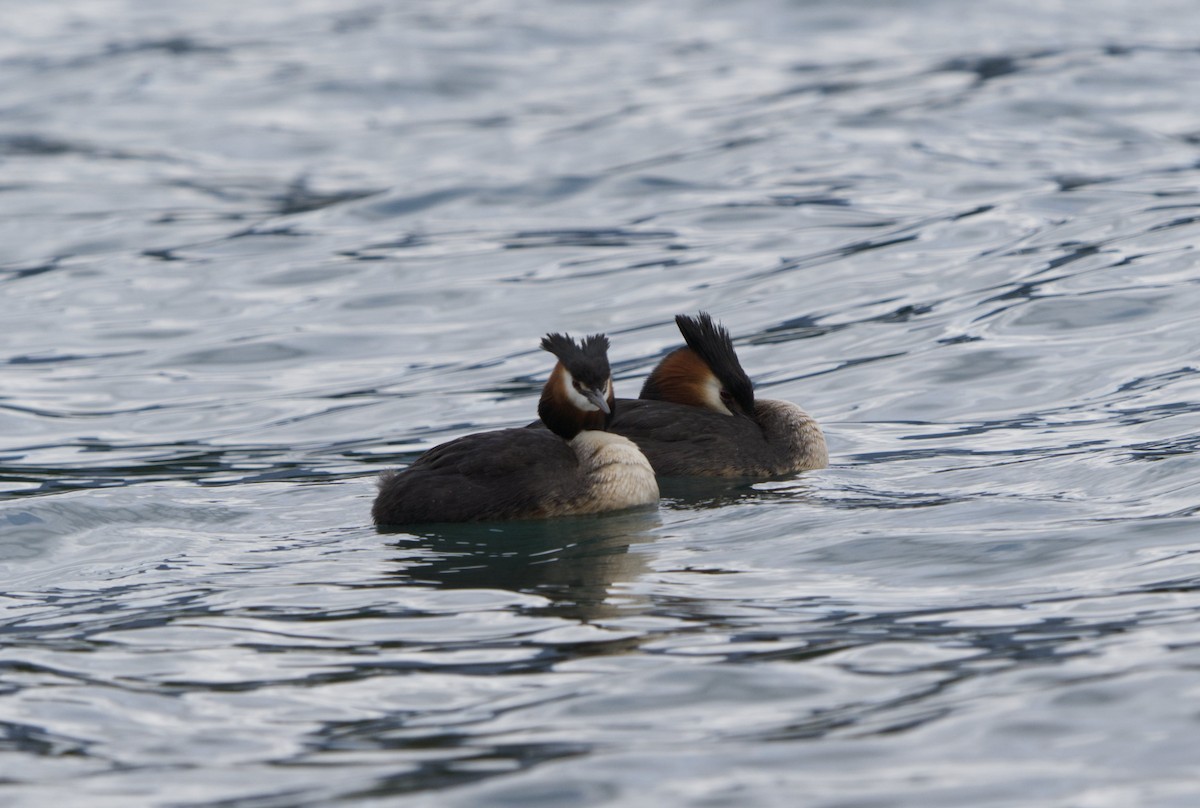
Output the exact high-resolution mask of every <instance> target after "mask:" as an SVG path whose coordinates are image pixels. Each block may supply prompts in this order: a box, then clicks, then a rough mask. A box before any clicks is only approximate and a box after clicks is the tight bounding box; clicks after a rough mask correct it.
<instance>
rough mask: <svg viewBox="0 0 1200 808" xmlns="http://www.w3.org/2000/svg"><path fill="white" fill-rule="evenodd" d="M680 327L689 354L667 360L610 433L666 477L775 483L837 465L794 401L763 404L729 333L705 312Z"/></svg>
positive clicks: (625, 404)
mask: <svg viewBox="0 0 1200 808" xmlns="http://www.w3.org/2000/svg"><path fill="white" fill-rule="evenodd" d="M675 322H676V324H677V325H678V326H679V330H680V332H681V333H682V334H683V338H684V341H685V342H686V343H687V345H686V347H682V348H678V349H676V350H674V351H672V352H671V353H669V354H667V356H665V357H663V359H662V361H661V362H659V364H658V366H657V367H655V369H654V371H653V372H652V373H651V374H650V377H649V378H647V379H646V383H645V385H643V387H642V392H641V397H640V398H639V399H636V400H633V401H626V400H621V401H620V402H618V407H617V411H616V415H615V416H614V418H613V420H612V422H611V424H610V425H609V429H610V431H612V432H616V433H617V434H619V435H624V436H625V437H627V438H629V439H631V440H632V441H633V442H634V443H636V444H637V445H638V448H640V449H641V450H642V452H643V454H645V455H646V457H647V458H648V459H649V461H650V463H651V465H652V466H653V467H654V470H655V472H657V473H658V474H661V475H664V476H685V477H774V476H778V475H783V474H794V473H796V472H799V471H805V470H809V469H819V468H825V467H826V466H827V465H829V453H828V450H827V448H826V445H825V436H824V434H823V433H822V432H821V427H820V426H819V425H818V424H817V422H816V420H815V419H813V418H812V416H810V415H809V414H808V413H806V412H805V411H804V410H802V409H801V408H800V407H798V406H796V405H795V404H793V403H791V402H790V401H779V400H773V399H758V398H755V396H754V386H753V384H752V383H751V381H750V377H749V376H747V375H746V372H745V370H743V369H742V365H741V362H740V361H739V360H738V357H737V352H736V351H735V350H734V348H733V340H732V339H731V338H730V336H729V332H728V331H727V330H726V329H725V328H724V327H723V326H720V325H718V324H717V323H714V322H713V320H712V318H711V317H710V316H709V315H708V314H705V313H704V312H701V313H700V314H699V315H698V316H696V317H688V316H685V315H679V316H677V317H676V318H675Z"/></svg>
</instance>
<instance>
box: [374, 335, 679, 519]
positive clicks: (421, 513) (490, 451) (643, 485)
mask: <svg viewBox="0 0 1200 808" xmlns="http://www.w3.org/2000/svg"><path fill="white" fill-rule="evenodd" d="M541 347H542V348H543V349H544V350H547V351H549V352H550V353H552V354H554V356H555V357H557V359H558V362H557V363H556V364H555V366H554V370H553V371H552V372H551V373H550V378H549V379H548V380H547V382H546V385H545V387H543V388H542V396H541V399H540V401H539V402H538V415H539V416H541V421H542V423H544V424H546V426H548V427H549V430H548V431H547V430H544V429H524V428H514V429H500V430H496V431H493V432H480V433H476V434H474V435H466V436H463V437H461V438H457V439H455V440H452V441H449V442H448V443H443V444H441V445H440V446H435V447H434V448H432V449H430V450H429V451H427V452H425V453H424V454H423V455H421V456H420V457H418V458H417V459H416V460H414V461H413V463H412V465H410V466H408V467H407V468H405V469H402V470H400V471H387V472H384V473H383V474H382V475H380V480H379V493H378V495H377V496H376V498H375V504H374V506H373V507H372V509H371V515H372V517H373V518H374V521H375V524H377V525H405V524H417V523H428V522H476V521H484V520H507V519H542V518H547V517H554V516H567V515H575V514H592V513H601V512H603V511H613V510H620V509H624V508H632V507H637V506H640V505H650V504H653V503H656V502H657V501H658V484H657V482H656V480H655V477H654V470H653V469H652V468H651V466H650V463H649V462H648V461H647V460H646V457H645V456H644V455H643V454H642V453H641V452H640V451H639V450H638V448H637V446H636V445H635V444H634V443H633V442H632V441H630V440H628V439H627V438H623V437H621V436H620V435H616V434H613V433H612V432H608V431H605V430H606V427H607V425H608V424H609V422H610V421H611V419H612V416H613V412H614V406H615V402H616V399H615V398H614V396H613V384H612V372H611V370H610V369H609V364H608V337H606V336H604V335H603V334H594V335H592V336H589V337H586V338H585V339H583V340H580V341H579V342H578V343H577V342H576V341H575V340H573V339H571V338H570V337H569V336H565V335H563V334H547V335H546V337H545V338H544V339H543V340H542V343H541Z"/></svg>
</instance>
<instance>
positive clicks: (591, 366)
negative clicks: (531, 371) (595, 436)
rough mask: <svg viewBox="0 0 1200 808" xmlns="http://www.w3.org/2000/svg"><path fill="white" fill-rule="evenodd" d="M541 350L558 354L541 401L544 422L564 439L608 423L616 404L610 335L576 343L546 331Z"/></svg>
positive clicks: (539, 406) (599, 335)
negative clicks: (610, 361) (611, 367)
mask: <svg viewBox="0 0 1200 808" xmlns="http://www.w3.org/2000/svg"><path fill="white" fill-rule="evenodd" d="M542 349H543V350H546V351H549V352H550V353H552V354H554V355H555V356H556V357H558V364H556V365H555V366H554V371H553V372H552V373H551V374H550V378H549V380H547V382H546V386H545V387H544V388H542V398H541V401H539V402H538V415H539V416H540V417H541V419H542V422H543V423H544V424H546V426H548V427H550V429H552V430H553V431H554V432H555V433H557V434H558V435H559V436H561V437H562V438H564V439H565V440H571V439H572V438H574V437H575V436H576V435H578V434H579V433H580V432H582V431H583V430H585V429H604V428H605V427H606V426H608V422H609V421H610V420H612V414H613V408H614V407H615V405H616V398H615V397H614V395H613V384H612V370H611V369H610V368H609V366H608V337H606V336H604V335H603V334H593V335H591V336H590V337H585V338H583V339H582V340H580V341H579V342H578V343H577V342H575V340H573V339H571V338H570V337H569V336H567V335H566V334H547V335H546V336H545V337H544V338H543V339H542Z"/></svg>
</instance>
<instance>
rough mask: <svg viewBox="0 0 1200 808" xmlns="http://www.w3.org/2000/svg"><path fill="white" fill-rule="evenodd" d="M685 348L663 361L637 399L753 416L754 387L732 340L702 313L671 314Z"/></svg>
mask: <svg viewBox="0 0 1200 808" xmlns="http://www.w3.org/2000/svg"><path fill="white" fill-rule="evenodd" d="M675 324H676V325H677V326H679V331H680V333H681V334H683V339H684V341H685V342H686V343H687V347H686V348H677V349H676V350H674V351H672V352H671V353H669V354H667V355H666V356H665V357H663V360H662V361H661V362H659V363H658V367H656V368H655V369H654V372H653V373H651V374H650V377H649V378H648V379H646V384H645V386H643V387H642V393H641V397H642V398H648V399H656V400H659V401H672V402H674V403H676V404H687V405H690V406H693V407H704V408H706V409H710V410H713V411H714V412H719V413H722V414H724V415H743V416H746V417H749V418H752V417H753V416H754V384H753V383H752V382H751V381H750V377H749V376H747V375H746V371H745V370H743V369H742V363H741V362H739V361H738V357H737V352H736V351H735V350H734V349H733V338H732V337H730V336H729V332H728V331H727V330H726V329H725V327H724V326H722V325H719V324H717V323H715V322H713V319H712V317H711V316H709V315H708V314H707V313H706V312H700V313H699V314H698V315H697V316H695V317H689V316H687V315H685V314H678V315H676V316H675Z"/></svg>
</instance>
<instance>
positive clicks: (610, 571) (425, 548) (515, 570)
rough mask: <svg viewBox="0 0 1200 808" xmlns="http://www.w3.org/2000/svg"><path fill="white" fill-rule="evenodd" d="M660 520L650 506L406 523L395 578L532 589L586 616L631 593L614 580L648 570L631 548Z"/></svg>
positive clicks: (552, 607)
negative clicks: (620, 591) (547, 516)
mask: <svg viewBox="0 0 1200 808" xmlns="http://www.w3.org/2000/svg"><path fill="white" fill-rule="evenodd" d="M660 525H661V521H660V519H659V517H658V515H657V514H656V513H654V512H652V511H628V512H623V513H618V514H608V515H604V516H597V517H590V516H580V517H566V518H561V519H553V520H529V521H516V522H493V523H478V522H473V523H464V524H439V525H428V526H425V527H421V526H410V528H409V529H408V530H404V531H400V530H394V531H384V532H391V533H393V534H402V535H403V538H400V539H399V540H398V542H397V546H398V548H399V549H400V550H401V551H402V553H401V555H400V556H398V557H397V559H396V560H397V562H398V564H399V567H400V568H399V569H398V570H396V571H395V572H394V573H393V574H394V575H395V577H397V578H400V579H402V580H405V581H408V582H411V583H414V584H432V585H434V586H437V587H439V588H442V589H503V590H507V591H510V592H519V593H523V594H531V595H537V596H540V597H544V598H546V599H547V600H548V601H549V605H548V606H547V607H545V608H544V609H542V608H539V609H538V610H537V611H547V612H549V613H553V614H555V615H557V616H560V617H571V618H574V619H578V620H582V621H589V620H595V619H599V618H603V617H608V616H611V615H614V614H616V613H617V612H618V611H620V610H621V608H622V604H625V606H628V605H629V602H630V601H629V598H630V597H632V596H628V597H622V598H621V599H620V601H617V600H616V599H615V598H613V589H614V587H616V586H618V585H620V584H623V583H627V582H630V581H634V580H636V579H637V578H638V577H639V576H640V575H642V574H643V573H645V572H646V571H647V566H646V560H645V556H644V555H642V554H640V553H638V552H631V548H632V547H633V546H634V545H636V544H642V543H646V542H650V541H652V540H653V539H654V531H655V530H656V529H657V528H658V527H659V526H660Z"/></svg>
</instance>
